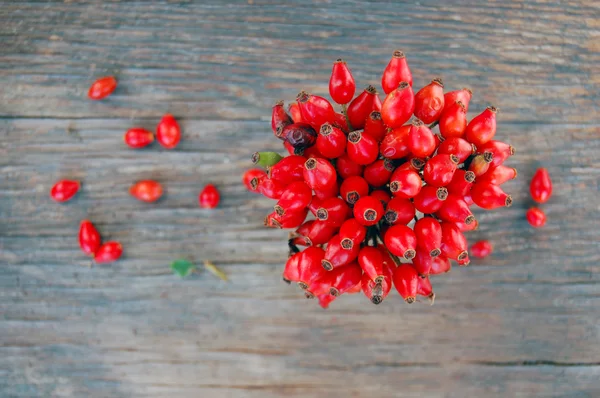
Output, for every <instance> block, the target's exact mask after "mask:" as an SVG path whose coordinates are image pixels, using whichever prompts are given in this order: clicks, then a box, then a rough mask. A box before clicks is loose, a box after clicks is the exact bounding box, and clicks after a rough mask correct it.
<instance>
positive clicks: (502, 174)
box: [477, 164, 517, 185]
mask: <svg viewBox="0 0 600 398" xmlns="http://www.w3.org/2000/svg"><path fill="white" fill-rule="evenodd" d="M515 178H517V169H515V168H513V167H507V166H504V165H503V164H501V165H499V166H498V167H490V169H489V170H488V171H486V172H485V174H483V175H482V176H481V177H479V178H477V182H478V183H484V182H485V183H490V184H494V185H502V184H504V183H505V182H507V181H510V180H514V179H515Z"/></svg>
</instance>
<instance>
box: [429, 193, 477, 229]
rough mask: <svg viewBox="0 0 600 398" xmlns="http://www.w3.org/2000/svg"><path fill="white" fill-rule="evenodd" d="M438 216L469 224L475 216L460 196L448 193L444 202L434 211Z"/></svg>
mask: <svg viewBox="0 0 600 398" xmlns="http://www.w3.org/2000/svg"><path fill="white" fill-rule="evenodd" d="M435 214H436V216H438V218H440V219H441V220H443V221H449V222H454V223H455V222H461V223H465V224H466V225H470V224H472V223H474V222H475V216H474V215H473V213H472V212H471V209H469V206H468V205H467V203H466V202H465V201H464V200H463V199H462V196H458V195H453V194H450V195H448V198H446V200H445V201H444V204H443V205H442V207H440V209H439V210H438V211H437V212H436V213H435Z"/></svg>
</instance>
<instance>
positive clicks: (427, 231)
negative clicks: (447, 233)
mask: <svg viewBox="0 0 600 398" xmlns="http://www.w3.org/2000/svg"><path fill="white" fill-rule="evenodd" d="M413 231H414V232H415V236H416V237H417V249H422V250H424V251H425V252H426V253H427V254H428V255H429V256H431V257H436V256H439V255H440V253H441V250H440V247H441V245H442V226H441V224H440V223H439V221H437V220H436V219H435V218H433V217H423V218H421V219H419V220H418V221H417V222H416V223H415V225H414V227H413Z"/></svg>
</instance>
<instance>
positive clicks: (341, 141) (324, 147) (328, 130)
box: [316, 123, 346, 159]
mask: <svg viewBox="0 0 600 398" xmlns="http://www.w3.org/2000/svg"><path fill="white" fill-rule="evenodd" d="M316 145H317V149H318V150H319V152H321V154H323V156H325V157H326V158H330V159H333V158H337V157H340V156H342V155H343V154H344V153H345V152H346V134H344V132H343V131H342V130H340V129H338V128H337V127H333V126H332V125H331V124H329V123H325V124H324V125H323V126H321V130H320V131H319V136H318V137H317V144H316Z"/></svg>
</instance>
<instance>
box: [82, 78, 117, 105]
mask: <svg viewBox="0 0 600 398" xmlns="http://www.w3.org/2000/svg"><path fill="white" fill-rule="evenodd" d="M116 88H117V79H115V78H114V77H113V76H105V77H101V78H100V79H98V80H96V81H95V82H94V83H93V84H92V85H91V86H90V89H89V90H88V98H90V99H93V100H101V99H102V98H106V97H108V96H109V95H111V94H112V93H113V91H115V89H116Z"/></svg>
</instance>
